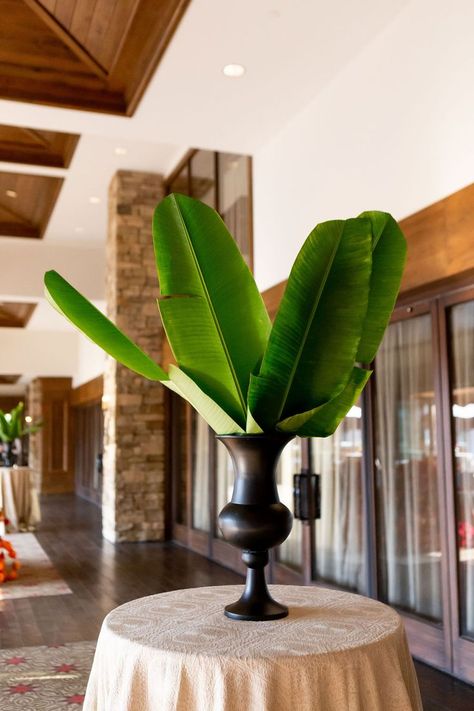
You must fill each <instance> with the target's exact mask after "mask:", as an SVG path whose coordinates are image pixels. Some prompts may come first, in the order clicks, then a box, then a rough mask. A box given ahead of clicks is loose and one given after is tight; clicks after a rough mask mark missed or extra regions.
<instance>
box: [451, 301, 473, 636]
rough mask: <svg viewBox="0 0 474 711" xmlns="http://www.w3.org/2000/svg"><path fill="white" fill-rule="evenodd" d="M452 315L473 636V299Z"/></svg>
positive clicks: (458, 468)
mask: <svg viewBox="0 0 474 711" xmlns="http://www.w3.org/2000/svg"><path fill="white" fill-rule="evenodd" d="M450 315H451V336H452V338H451V360H452V402H453V410H452V414H453V421H454V435H455V442H454V447H455V449H454V461H455V472H456V500H457V527H458V556H459V586H460V589H459V598H460V607H461V631H462V634H464V635H468V636H470V637H474V360H473V357H474V302H473V301H469V302H467V303H465V304H459V305H457V306H454V307H453V308H452V309H451V314H450Z"/></svg>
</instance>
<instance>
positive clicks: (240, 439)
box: [217, 434, 293, 620]
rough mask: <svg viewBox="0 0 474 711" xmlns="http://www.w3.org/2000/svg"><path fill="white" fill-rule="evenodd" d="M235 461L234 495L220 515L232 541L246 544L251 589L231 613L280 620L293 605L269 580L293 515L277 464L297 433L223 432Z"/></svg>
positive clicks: (247, 586)
mask: <svg viewBox="0 0 474 711" xmlns="http://www.w3.org/2000/svg"><path fill="white" fill-rule="evenodd" d="M217 439H218V440H219V441H221V442H222V443H223V444H224V445H225V446H226V447H227V449H228V451H229V453H230V456H231V458H232V462H233V464H234V471H235V481H234V491H233V494H232V499H231V501H230V503H229V504H227V506H224V508H223V509H222V511H221V513H220V514H219V527H220V529H221V531H222V533H223V535H224V538H225V540H226V541H228V542H229V543H231V544H232V545H234V546H237V548H242V549H243V551H242V560H243V562H244V563H245V565H246V566H247V580H246V583H245V590H244V592H243V594H242V596H241V598H240V600H237V602H234V603H232V604H231V605H227V607H226V608H225V614H226V615H227V617H230V618H232V619H234V620H277V619H279V618H281V617H286V616H287V614H288V608H287V607H286V606H285V605H281V604H280V603H278V602H276V601H275V600H273V598H272V597H271V596H270V593H269V592H268V588H267V584H266V581H265V566H266V565H267V563H268V549H269V548H273V546H277V545H279V544H280V543H283V541H284V540H285V539H286V538H287V537H288V535H289V533H290V531H291V525H292V523H293V516H292V515H291V513H290V511H289V510H288V508H287V507H286V506H285V505H284V504H282V503H281V502H280V500H279V498H278V491H277V487H276V480H275V469H276V465H277V463H278V459H279V457H280V454H281V452H282V451H283V449H284V447H285V445H287V444H288V442H290V440H292V439H293V435H284V434H262V435H219V436H218V437H217Z"/></svg>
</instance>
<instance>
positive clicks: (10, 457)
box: [2, 442, 16, 467]
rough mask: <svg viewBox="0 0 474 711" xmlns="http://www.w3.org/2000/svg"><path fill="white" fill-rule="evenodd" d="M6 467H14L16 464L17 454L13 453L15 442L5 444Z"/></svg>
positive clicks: (3, 452)
mask: <svg viewBox="0 0 474 711" xmlns="http://www.w3.org/2000/svg"><path fill="white" fill-rule="evenodd" d="M2 460H3V466H4V467H12V466H13V465H14V464H15V463H16V454H14V453H13V442H4V443H3V449H2Z"/></svg>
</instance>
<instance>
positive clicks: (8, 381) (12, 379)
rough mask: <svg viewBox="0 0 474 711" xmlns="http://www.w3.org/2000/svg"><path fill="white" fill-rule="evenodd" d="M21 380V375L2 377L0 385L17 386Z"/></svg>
mask: <svg viewBox="0 0 474 711" xmlns="http://www.w3.org/2000/svg"><path fill="white" fill-rule="evenodd" d="M20 378H21V375H0V385H15V383H17V382H18V381H19V380H20ZM15 400H16V398H15ZM15 404H16V403H15ZM13 407H15V405H13ZM2 409H3V408H2Z"/></svg>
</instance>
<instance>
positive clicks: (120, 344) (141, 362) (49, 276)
mask: <svg viewBox="0 0 474 711" xmlns="http://www.w3.org/2000/svg"><path fill="white" fill-rule="evenodd" d="M44 284H45V287H46V291H45V293H46V297H47V299H48V301H49V302H50V303H51V305H52V306H54V308H55V309H57V311H59V313H61V314H62V315H63V316H65V317H66V318H67V319H68V320H69V321H70V322H71V323H72V324H74V326H77V328H78V329H79V330H80V331H82V332H83V333H84V334H85V335H86V336H88V338H90V339H91V341H93V342H94V343H96V344H97V345H98V346H100V347H101V348H103V350H104V351H105V352H106V353H108V354H109V355H111V356H112V357H113V358H115V360H117V361H118V362H119V363H122V365H126V366H127V368H130V369H131V370H133V371H135V372H136V373H139V374H140V375H143V376H144V377H145V378H148V379H149V380H167V379H168V375H167V374H166V373H165V371H164V370H163V369H162V368H160V366H159V365H158V364H157V363H155V361H154V360H152V359H151V358H150V356H148V355H147V354H146V353H144V352H143V351H142V350H141V348H139V347H138V346H137V345H136V344H135V343H133V341H131V340H130V339H129V338H128V337H127V336H126V335H125V334H124V333H122V331H120V330H119V329H118V328H117V326H115V325H114V324H113V323H112V322H111V321H109V319H108V318H106V316H104V315H103V314H102V313H101V312H100V311H99V309H96V307H95V306H93V304H91V303H90V302H89V301H88V300H87V299H86V298H84V296H82V294H80V293H79V292H78V291H77V290H76V289H75V288H74V287H73V286H71V285H70V284H69V283H68V282H67V281H66V280H65V279H63V277H62V276H61V275H60V274H58V273H57V272H55V271H49V272H46V274H45V276H44Z"/></svg>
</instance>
